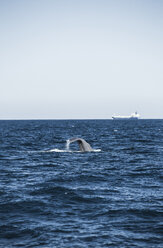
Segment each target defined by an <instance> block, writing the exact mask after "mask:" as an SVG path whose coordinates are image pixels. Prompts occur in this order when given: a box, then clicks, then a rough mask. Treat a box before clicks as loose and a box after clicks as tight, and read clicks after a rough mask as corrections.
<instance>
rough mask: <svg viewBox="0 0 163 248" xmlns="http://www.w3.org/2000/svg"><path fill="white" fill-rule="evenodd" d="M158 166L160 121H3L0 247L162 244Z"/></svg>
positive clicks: (162, 153)
mask: <svg viewBox="0 0 163 248" xmlns="http://www.w3.org/2000/svg"><path fill="white" fill-rule="evenodd" d="M72 137H79V138H83V139H85V140H86V141H87V142H88V143H89V144H90V145H91V147H92V148H93V151H92V152H79V147H78V144H77V142H74V143H72V144H70V145H69V146H68V145H67V142H66V141H67V140H68V139H70V138H72ZM162 167H163V120H143V119H142V120H117V121H116V120H115V121H114V120H1V121H0V247H3V248H5V247H7V248H10V247H45V248H50V247H54V248H62V247H63V248H70V247H71V248H89V247H90V248H91V247H92V248H96V247H99V248H104V247H115V248H126V247H128V248H131V247H132V248H133V247H143V248H145V247H148V248H152V247H153V248H161V247H163V232H162V230H163V229H162V224H163V215H162V210H163V202H162V199H163V195H162V179H163V174H162Z"/></svg>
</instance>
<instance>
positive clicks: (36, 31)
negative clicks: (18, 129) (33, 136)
mask: <svg viewBox="0 0 163 248" xmlns="http://www.w3.org/2000/svg"><path fill="white" fill-rule="evenodd" d="M0 34H1V35H0V44H1V45H0V119H101V118H104V119H110V118H111V116H112V115H113V114H118V115H119V114H120V115H130V114H131V113H133V112H135V111H138V113H139V114H140V115H141V118H161V119H163V1H162V0H0Z"/></svg>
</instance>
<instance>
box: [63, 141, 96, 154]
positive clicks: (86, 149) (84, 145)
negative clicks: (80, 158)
mask: <svg viewBox="0 0 163 248" xmlns="http://www.w3.org/2000/svg"><path fill="white" fill-rule="evenodd" d="M73 142H77V143H78V145H79V148H80V151H81V152H91V151H93V149H92V147H91V146H90V144H89V143H87V142H86V141H85V140H84V139H82V138H77V137H75V138H71V139H68V140H67V144H66V148H67V149H69V146H70V144H71V143H73Z"/></svg>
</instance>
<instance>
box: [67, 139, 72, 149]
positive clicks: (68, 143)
mask: <svg viewBox="0 0 163 248" xmlns="http://www.w3.org/2000/svg"><path fill="white" fill-rule="evenodd" d="M70 143H71V142H70V140H69V139H68V140H66V150H67V151H69V149H70Z"/></svg>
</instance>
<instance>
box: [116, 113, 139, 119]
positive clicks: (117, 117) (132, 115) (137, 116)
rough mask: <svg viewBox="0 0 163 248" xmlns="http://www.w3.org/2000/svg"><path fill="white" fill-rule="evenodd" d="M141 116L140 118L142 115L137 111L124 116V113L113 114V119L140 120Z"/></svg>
mask: <svg viewBox="0 0 163 248" xmlns="http://www.w3.org/2000/svg"><path fill="white" fill-rule="evenodd" d="M139 118H140V115H139V114H138V113H137V112H135V113H132V114H131V115H129V116H122V115H113V116H112V119H113V120H138V119H139Z"/></svg>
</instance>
